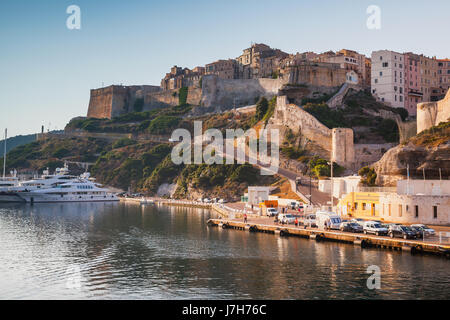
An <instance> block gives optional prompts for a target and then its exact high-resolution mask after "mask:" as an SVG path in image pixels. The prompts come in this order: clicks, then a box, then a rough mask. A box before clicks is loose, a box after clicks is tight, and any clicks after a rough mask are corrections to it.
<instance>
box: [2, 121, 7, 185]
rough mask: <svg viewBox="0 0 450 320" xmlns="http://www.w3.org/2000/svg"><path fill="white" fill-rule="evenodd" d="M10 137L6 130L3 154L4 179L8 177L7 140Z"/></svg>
mask: <svg viewBox="0 0 450 320" xmlns="http://www.w3.org/2000/svg"><path fill="white" fill-rule="evenodd" d="M7 137H8V129H5V142H4V143H3V145H4V152H3V179H5V177H6V139H7Z"/></svg>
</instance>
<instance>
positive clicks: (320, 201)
mask: <svg viewBox="0 0 450 320" xmlns="http://www.w3.org/2000/svg"><path fill="white" fill-rule="evenodd" d="M225 141H226V140H225ZM245 151H246V154H245V161H246V162H249V163H250V162H252V163H255V165H256V166H257V167H259V168H264V169H269V166H268V165H266V164H264V163H262V162H261V161H259V160H255V159H254V158H252V157H250V156H249V155H248V153H247V148H246V150H245ZM226 155H230V156H231V153H228V152H227V150H225V151H224V153H223V155H222V156H223V157H225V156H226ZM234 159H237V148H236V147H235V148H234ZM269 171H270V170H269ZM275 173H276V174H278V175H280V176H282V177H284V178H287V179H289V180H293V181H295V180H296V178H297V177H300V178H301V179H302V181H309V177H306V176H302V175H300V174H298V173H297V172H294V171H291V170H288V169H284V168H280V167H278V168H277V170H275ZM293 191H294V190H293ZM296 191H297V192H299V193H301V194H302V195H303V196H304V197H305V198H306V199H307V197H306V196H307V195H309V194H310V187H309V183H308V185H297V190H296ZM311 195H312V198H311V199H312V200H311V202H312V204H313V205H326V204H327V203H328V202H329V201H330V200H331V199H330V198H331V197H330V194H328V193H324V192H321V191H319V189H317V188H316V187H314V186H312V188H311ZM334 201H335V202H334V203H336V199H334Z"/></svg>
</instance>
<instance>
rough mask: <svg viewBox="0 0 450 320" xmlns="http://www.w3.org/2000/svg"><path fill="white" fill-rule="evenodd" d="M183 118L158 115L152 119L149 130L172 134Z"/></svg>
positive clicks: (153, 132) (150, 131)
mask: <svg viewBox="0 0 450 320" xmlns="http://www.w3.org/2000/svg"><path fill="white" fill-rule="evenodd" d="M180 121H181V118H179V117H173V116H158V117H156V118H155V119H153V120H152V121H150V124H149V126H148V128H147V131H148V132H149V133H152V134H170V133H171V132H172V131H173V130H174V129H176V127H177V126H178V124H179V123H180Z"/></svg>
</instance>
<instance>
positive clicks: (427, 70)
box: [420, 55, 440, 102]
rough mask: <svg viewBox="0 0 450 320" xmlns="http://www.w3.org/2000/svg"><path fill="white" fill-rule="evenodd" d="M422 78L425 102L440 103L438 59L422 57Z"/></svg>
mask: <svg viewBox="0 0 450 320" xmlns="http://www.w3.org/2000/svg"><path fill="white" fill-rule="evenodd" d="M420 76H421V84H420V86H421V90H422V93H423V101H425V102H426V101H438V100H439V99H438V98H439V96H440V93H439V92H440V90H439V83H438V61H437V60H436V57H433V58H430V57H426V56H424V55H420Z"/></svg>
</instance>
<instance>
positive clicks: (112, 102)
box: [87, 75, 285, 119]
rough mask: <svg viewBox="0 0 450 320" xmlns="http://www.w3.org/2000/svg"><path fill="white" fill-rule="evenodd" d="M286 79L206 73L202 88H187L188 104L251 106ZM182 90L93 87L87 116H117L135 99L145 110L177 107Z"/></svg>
mask: <svg viewBox="0 0 450 320" xmlns="http://www.w3.org/2000/svg"><path fill="white" fill-rule="evenodd" d="M284 83H285V81H284V80H282V79H266V78H261V79H221V78H219V77H218V76H216V75H206V76H204V77H203V79H202V87H201V88H200V87H199V86H191V87H188V96H187V103H188V104H191V105H194V106H202V107H205V108H214V109H215V111H222V110H230V109H233V108H234V107H242V106H248V105H252V104H254V103H255V102H256V100H258V99H259V98H260V97H266V98H271V97H273V96H275V95H277V94H278V91H279V90H280V89H281V88H282V86H283V85H284ZM178 92H179V89H174V90H162V89H161V88H160V87H156V86H115V85H113V86H109V87H105V88H100V89H93V90H91V96H90V101H89V108H88V114H87V116H88V118H108V119H111V118H114V117H117V116H119V115H122V114H125V113H127V112H133V111H134V110H133V105H134V103H135V101H136V99H139V98H143V99H144V107H143V110H144V111H146V110H152V109H156V108H164V107H170V106H177V105H178V104H179V100H178V99H179V97H178Z"/></svg>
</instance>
